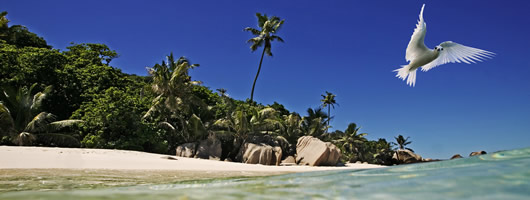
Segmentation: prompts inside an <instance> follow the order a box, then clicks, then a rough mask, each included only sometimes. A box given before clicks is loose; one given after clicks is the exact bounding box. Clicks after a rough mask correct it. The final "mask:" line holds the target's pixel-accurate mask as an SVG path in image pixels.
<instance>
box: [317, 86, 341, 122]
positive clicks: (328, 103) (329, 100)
mask: <svg viewBox="0 0 530 200" xmlns="http://www.w3.org/2000/svg"><path fill="white" fill-rule="evenodd" d="M320 96H322V99H321V100H320V101H322V107H323V108H325V107H328V116H329V117H328V127H329V121H330V120H331V107H333V109H335V104H337V102H336V101H335V97H336V96H337V95H334V94H333V93H331V92H328V91H326V95H320ZM337 105H338V104H337Z"/></svg>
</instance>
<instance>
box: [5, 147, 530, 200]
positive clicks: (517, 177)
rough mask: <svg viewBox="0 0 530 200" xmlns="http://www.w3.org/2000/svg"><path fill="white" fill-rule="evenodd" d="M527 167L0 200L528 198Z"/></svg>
mask: <svg viewBox="0 0 530 200" xmlns="http://www.w3.org/2000/svg"><path fill="white" fill-rule="evenodd" d="M529 166H530V148H526V149H518V150H511V151H504V152H498V153H493V154H487V155H481V156H475V157H471V158H465V159H456V160H449V161H441V162H430V163H422V164H412V165H401V166H394V167H387V168H379V169H370V170H353V171H352V170H343V171H328V172H308V173H296V174H287V175H276V176H267V177H240V178H228V179H227V178H223V179H206V180H198V181H180V182H177V183H171V184H160V183H161V182H156V181H155V182H151V183H149V179H146V180H145V182H144V183H142V184H141V185H134V186H124V187H111V188H109V187H103V188H96V189H76V188H74V189H64V190H59V191H57V190H55V191H10V192H4V193H2V194H0V199H77V200H82V199H110V198H112V199H429V200H433V199H530V167H529ZM63 182H64V181H63ZM117 182H120V181H119V180H118V181H117ZM2 185H3V184H2ZM59 185H60V184H59ZM65 185H68V184H66V183H65ZM2 187H3V186H2ZM63 188H65V187H63ZM80 188H83V187H80ZM37 189H38V187H37Z"/></svg>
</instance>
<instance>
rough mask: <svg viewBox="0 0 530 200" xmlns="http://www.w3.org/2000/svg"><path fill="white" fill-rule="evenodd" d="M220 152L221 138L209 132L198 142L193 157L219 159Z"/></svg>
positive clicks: (221, 150)
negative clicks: (206, 136) (205, 137)
mask: <svg viewBox="0 0 530 200" xmlns="http://www.w3.org/2000/svg"><path fill="white" fill-rule="evenodd" d="M222 152H223V149H222V148H221V140H219V139H218V138H217V137H216V136H215V135H214V134H210V135H209V136H208V138H207V139H205V140H202V141H201V142H199V146H198V147H197V153H196V154H195V158H202V159H210V160H221V154H222Z"/></svg>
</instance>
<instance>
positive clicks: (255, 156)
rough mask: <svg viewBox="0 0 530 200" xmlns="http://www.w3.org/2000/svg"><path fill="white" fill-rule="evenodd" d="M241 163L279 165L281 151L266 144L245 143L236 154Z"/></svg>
mask: <svg viewBox="0 0 530 200" xmlns="http://www.w3.org/2000/svg"><path fill="white" fill-rule="evenodd" d="M238 157H239V158H240V159H241V162H242V163H247V164H262V165H280V161H281V159H282V149H281V148H280V147H272V146H270V145H268V144H263V143H261V144H254V143H245V144H244V145H243V146H242V148H241V151H240V152H239V154H238Z"/></svg>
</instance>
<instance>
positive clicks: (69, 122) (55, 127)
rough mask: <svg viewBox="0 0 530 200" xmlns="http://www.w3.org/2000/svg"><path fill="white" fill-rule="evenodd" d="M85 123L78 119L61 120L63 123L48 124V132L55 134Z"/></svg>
mask: <svg viewBox="0 0 530 200" xmlns="http://www.w3.org/2000/svg"><path fill="white" fill-rule="evenodd" d="M84 122H85V121H83V120H78V119H68V120H61V121H55V122H52V123H50V124H48V130H49V131H51V132H55V131H59V130H61V129H63V128H66V127H71V126H74V125H76V124H81V123H84Z"/></svg>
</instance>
